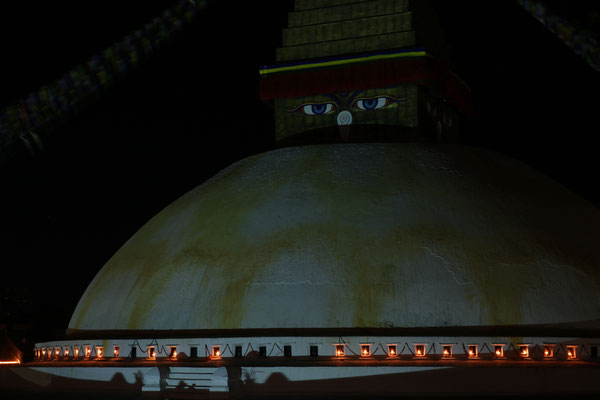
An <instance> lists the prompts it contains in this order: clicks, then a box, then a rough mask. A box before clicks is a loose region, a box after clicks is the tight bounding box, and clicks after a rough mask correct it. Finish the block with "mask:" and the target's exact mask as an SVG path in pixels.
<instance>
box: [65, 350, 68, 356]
mask: <svg viewBox="0 0 600 400" xmlns="http://www.w3.org/2000/svg"><path fill="white" fill-rule="evenodd" d="M68 355H69V349H65V357H67V356H68Z"/></svg>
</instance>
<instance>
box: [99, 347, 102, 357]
mask: <svg viewBox="0 0 600 400" xmlns="http://www.w3.org/2000/svg"><path fill="white" fill-rule="evenodd" d="M98 358H102V349H98Z"/></svg>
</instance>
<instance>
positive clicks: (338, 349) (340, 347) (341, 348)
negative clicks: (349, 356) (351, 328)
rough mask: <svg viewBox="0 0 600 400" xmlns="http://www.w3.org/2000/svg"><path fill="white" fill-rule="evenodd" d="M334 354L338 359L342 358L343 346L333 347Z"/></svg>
mask: <svg viewBox="0 0 600 400" xmlns="http://www.w3.org/2000/svg"><path fill="white" fill-rule="evenodd" d="M335 354H336V355H337V356H338V357H342V356H343V355H344V354H346V352H345V349H344V345H342V344H338V345H336V346H335Z"/></svg>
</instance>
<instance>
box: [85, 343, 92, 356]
mask: <svg viewBox="0 0 600 400" xmlns="http://www.w3.org/2000/svg"><path fill="white" fill-rule="evenodd" d="M90 354H92V350H91V349H90V346H85V356H86V357H89V356H90Z"/></svg>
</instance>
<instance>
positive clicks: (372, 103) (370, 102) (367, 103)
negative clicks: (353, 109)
mask: <svg viewBox="0 0 600 400" xmlns="http://www.w3.org/2000/svg"><path fill="white" fill-rule="evenodd" d="M377 100H378V99H365V100H363V106H364V107H365V108H366V109H367V110H372V109H374V108H375V107H377Z"/></svg>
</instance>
